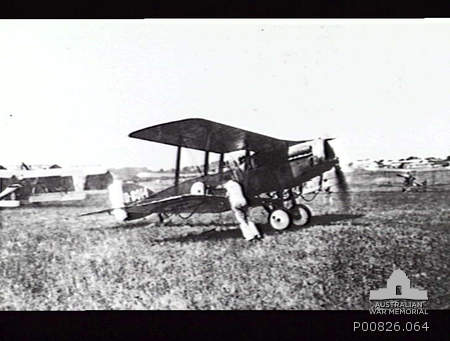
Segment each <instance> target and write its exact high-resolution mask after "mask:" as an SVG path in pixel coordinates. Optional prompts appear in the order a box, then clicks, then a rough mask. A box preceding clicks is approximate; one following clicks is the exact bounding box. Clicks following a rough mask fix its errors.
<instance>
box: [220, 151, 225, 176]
mask: <svg viewBox="0 0 450 341" xmlns="http://www.w3.org/2000/svg"><path fill="white" fill-rule="evenodd" d="M223 159H224V154H223V153H220V159H219V174H222V173H223Z"/></svg>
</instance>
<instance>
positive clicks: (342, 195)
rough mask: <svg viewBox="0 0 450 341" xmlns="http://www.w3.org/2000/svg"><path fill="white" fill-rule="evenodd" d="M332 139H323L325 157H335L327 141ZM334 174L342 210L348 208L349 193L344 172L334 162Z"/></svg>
mask: <svg viewBox="0 0 450 341" xmlns="http://www.w3.org/2000/svg"><path fill="white" fill-rule="evenodd" d="M331 140H333V138H326V139H324V151H325V158H326V159H329V160H330V159H336V158H337V157H336V153H335V151H334V149H333V147H331V145H330V143H329V141H331ZM334 175H335V178H336V187H337V195H338V197H339V201H340V202H341V203H342V206H343V209H344V210H346V211H347V210H349V209H350V195H349V193H348V191H349V186H348V182H347V180H346V177H345V173H344V172H343V171H342V169H341V166H340V165H339V163H338V164H336V165H335V166H334Z"/></svg>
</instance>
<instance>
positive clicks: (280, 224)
mask: <svg viewBox="0 0 450 341" xmlns="http://www.w3.org/2000/svg"><path fill="white" fill-rule="evenodd" d="M291 222H292V219H291V216H290V215H289V213H288V212H287V211H286V210H282V209H277V210H275V211H272V212H271V213H270V215H269V224H270V226H272V228H273V229H275V230H278V231H282V230H285V229H287V228H288V227H289V225H291Z"/></svg>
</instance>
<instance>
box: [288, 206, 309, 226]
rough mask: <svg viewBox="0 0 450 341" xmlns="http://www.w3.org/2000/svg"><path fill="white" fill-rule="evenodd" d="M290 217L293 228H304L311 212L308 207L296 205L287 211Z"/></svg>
mask: <svg viewBox="0 0 450 341" xmlns="http://www.w3.org/2000/svg"><path fill="white" fill-rule="evenodd" d="M289 213H290V214H291V217H292V224H293V225H295V226H305V225H306V224H308V223H309V221H310V220H311V215H312V214H311V210H310V209H309V208H308V206H305V205H302V204H297V205H295V206H294V207H292V208H291V209H290V210H289Z"/></svg>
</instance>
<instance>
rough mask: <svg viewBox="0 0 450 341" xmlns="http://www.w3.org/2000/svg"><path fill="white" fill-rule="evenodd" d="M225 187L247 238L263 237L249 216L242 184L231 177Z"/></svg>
mask: <svg viewBox="0 0 450 341" xmlns="http://www.w3.org/2000/svg"><path fill="white" fill-rule="evenodd" d="M223 187H224V188H225V190H226V191H227V197H228V200H229V201H230V206H231V210H232V211H233V213H234V215H235V217H236V219H237V221H238V222H239V227H240V229H241V231H242V235H243V236H244V238H245V240H248V241H249V240H252V239H255V238H261V235H260V233H259V231H258V229H257V228H256V225H255V223H254V222H252V221H251V220H250V219H249V218H248V205H247V200H246V199H245V196H244V193H243V191H242V186H241V185H240V184H239V182H237V181H234V180H231V179H230V180H228V181H227V182H226V183H225V184H224V185H223Z"/></svg>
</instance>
